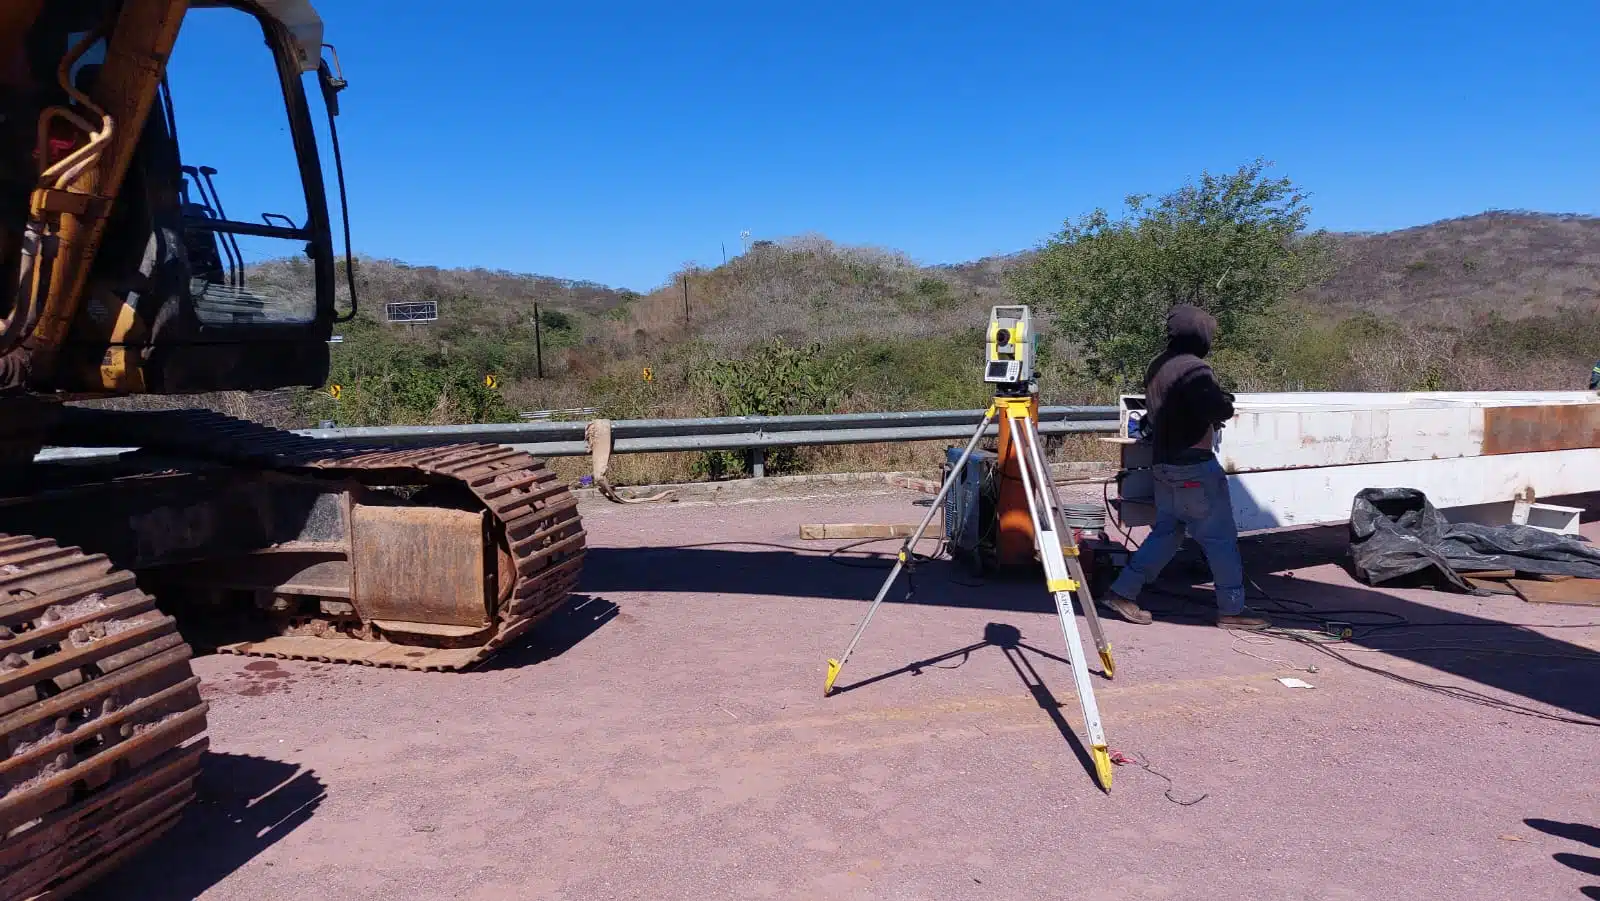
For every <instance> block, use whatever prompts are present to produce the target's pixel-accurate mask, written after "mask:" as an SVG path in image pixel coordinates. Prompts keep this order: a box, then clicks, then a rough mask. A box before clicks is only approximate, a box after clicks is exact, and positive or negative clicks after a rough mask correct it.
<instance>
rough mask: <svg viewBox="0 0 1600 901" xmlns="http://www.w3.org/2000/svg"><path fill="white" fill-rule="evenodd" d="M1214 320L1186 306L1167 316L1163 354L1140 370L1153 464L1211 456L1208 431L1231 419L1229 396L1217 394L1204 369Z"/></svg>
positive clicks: (1219, 391) (1208, 371) (1218, 390)
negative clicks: (1142, 379)
mask: <svg viewBox="0 0 1600 901" xmlns="http://www.w3.org/2000/svg"><path fill="white" fill-rule="evenodd" d="M1216 333H1217V321H1216V320H1215V319H1213V318H1211V315H1210V314H1209V313H1207V312H1205V311H1204V310H1201V309H1199V308H1198V307H1192V306H1189V305H1188V304H1183V305H1181V306H1176V307H1173V308H1172V310H1171V311H1170V312H1168V313H1167V349H1166V350H1165V351H1163V352H1162V353H1161V355H1160V356H1158V357H1156V358H1155V359H1154V360H1151V361H1150V367H1149V368H1148V369H1146V370H1145V375H1144V394H1145V408H1146V410H1147V412H1146V414H1145V418H1144V425H1145V427H1146V428H1147V429H1148V430H1149V431H1150V433H1151V442H1152V444H1153V445H1154V451H1155V453H1154V458H1155V462H1157V463H1194V462H1202V461H1204V460H1206V459H1209V458H1210V457H1211V450H1210V442H1209V439H1210V437H1211V434H1212V432H1211V430H1212V428H1213V427H1215V426H1217V425H1220V424H1221V423H1224V422H1226V421H1228V420H1229V419H1232V418H1233V395H1231V394H1229V393H1228V392H1226V391H1224V390H1222V386H1221V385H1219V384H1217V379H1216V376H1215V375H1214V374H1213V373H1212V371H1211V366H1210V364H1208V363H1206V362H1205V360H1204V359H1203V357H1205V355H1206V354H1208V353H1210V352H1211V339H1212V338H1213V337H1214V336H1215V335H1216Z"/></svg>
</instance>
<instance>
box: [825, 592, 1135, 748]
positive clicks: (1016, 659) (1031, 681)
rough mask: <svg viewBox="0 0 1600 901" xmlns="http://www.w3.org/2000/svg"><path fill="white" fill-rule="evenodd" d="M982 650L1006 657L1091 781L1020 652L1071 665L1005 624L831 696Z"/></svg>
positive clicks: (1068, 730)
mask: <svg viewBox="0 0 1600 901" xmlns="http://www.w3.org/2000/svg"><path fill="white" fill-rule="evenodd" d="M984 648H999V649H1000V652H1001V653H1003V654H1005V656H1006V662H1007V663H1009V664H1011V668H1012V669H1013V670H1015V671H1016V673H1017V678H1018V679H1021V680H1022V684H1023V686H1024V687H1026V688H1027V689H1028V693H1029V694H1031V695H1033V699H1034V701H1035V702H1037V703H1038V705H1039V707H1040V708H1042V709H1043V710H1044V712H1045V713H1046V714H1047V715H1048V716H1049V717H1050V721H1051V722H1052V723H1054V724H1055V727H1056V730H1057V731H1059V732H1060V733H1061V737H1062V738H1064V739H1066V741H1067V744H1068V746H1070V747H1071V748H1072V752H1073V753H1074V754H1076V755H1077V757H1078V763H1080V764H1081V765H1082V766H1083V768H1084V770H1085V771H1086V772H1087V773H1088V774H1089V777H1090V778H1094V776H1095V768H1094V760H1093V759H1092V758H1091V757H1090V756H1089V749H1088V748H1085V747H1084V745H1083V741H1082V740H1081V739H1079V738H1078V733H1076V732H1074V731H1073V729H1072V724H1071V723H1068V722H1067V718H1066V717H1065V716H1062V714H1061V702H1060V701H1058V700H1056V697H1055V695H1054V694H1051V692H1050V687H1049V686H1048V685H1046V684H1045V681H1044V678H1043V677H1042V676H1040V675H1039V671H1038V670H1037V669H1035V668H1034V665H1033V661H1032V660H1029V659H1028V656H1027V654H1024V653H1023V652H1024V651H1028V652H1031V653H1034V654H1037V655H1039V656H1040V657H1045V658H1048V659H1050V660H1054V661H1056V662H1057V663H1065V664H1067V665H1068V666H1071V665H1072V662H1071V661H1070V660H1068V659H1067V658H1065V657H1061V656H1059V655H1057V654H1052V653H1050V652H1049V651H1046V650H1042V649H1040V648H1036V647H1034V646H1033V645H1031V644H1028V643H1027V642H1025V641H1023V640H1022V632H1021V630H1019V629H1018V628H1017V627H1016V626H1013V625H1010V624H1008V623H989V624H988V625H986V626H984V627H983V640H982V641H979V642H975V643H973V644H969V645H967V646H966V647H963V648H956V649H955V650H953V651H946V652H945V653H943V654H939V655H938V656H936V657H929V658H927V659H925V660H913V661H912V662H910V663H908V664H906V665H905V666H902V667H899V668H897V669H892V670H889V671H888V672H886V673H879V674H878V675H876V676H869V677H867V678H865V679H862V680H860V681H859V682H852V683H850V684H849V685H839V686H835V687H834V689H833V693H834V694H844V693H845V692H850V691H855V690H856V689H858V688H865V687H866V686H868V685H871V684H873V683H875V682H882V681H884V680H885V679H893V678H894V677H896V676H904V675H912V676H920V675H922V671H923V670H925V669H930V668H937V669H955V668H956V667H958V666H960V665H961V664H963V663H966V662H967V658H968V657H970V656H972V654H974V653H975V652H977V651H981V650H983V649H984ZM952 660H954V661H958V662H956V663H955V664H954V665H953V666H945V665H944V664H946V663H948V662H950V661H952ZM1090 672H1094V673H1096V675H1098V676H1100V677H1101V678H1107V677H1106V674H1105V673H1104V672H1103V671H1097V670H1091V671H1090Z"/></svg>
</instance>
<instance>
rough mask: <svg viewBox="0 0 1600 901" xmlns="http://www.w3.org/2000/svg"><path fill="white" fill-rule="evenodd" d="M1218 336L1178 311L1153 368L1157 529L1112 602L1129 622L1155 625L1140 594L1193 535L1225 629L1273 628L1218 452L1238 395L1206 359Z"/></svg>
mask: <svg viewBox="0 0 1600 901" xmlns="http://www.w3.org/2000/svg"><path fill="white" fill-rule="evenodd" d="M1216 331H1217V321H1216V320H1215V319H1213V318H1212V317H1211V315H1210V314H1208V313H1206V312H1205V311H1204V310H1201V309H1199V308H1197V307H1193V306H1189V305H1187V304H1185V305H1181V306H1177V307H1173V308H1172V310H1171V311H1170V312H1168V313H1167V348H1166V350H1165V351H1163V352H1162V353H1161V355H1160V356H1157V357H1156V358H1155V359H1154V360H1152V361H1151V362H1150V366H1149V368H1148V369H1146V370H1145V384H1144V390H1145V411H1146V412H1145V416H1144V419H1143V420H1142V421H1141V429H1143V431H1144V434H1145V436H1146V437H1147V439H1148V440H1149V441H1150V443H1151V448H1152V451H1153V460H1152V470H1153V472H1152V475H1153V476H1154V480H1155V505H1156V517H1155V523H1154V524H1153V525H1152V526H1151V528H1150V535H1149V537H1148V538H1146V539H1145V540H1144V543H1143V544H1142V545H1140V546H1139V548H1138V550H1136V551H1135V552H1134V554H1133V556H1132V557H1131V558H1130V559H1129V560H1128V565H1127V566H1126V567H1124V568H1123V570H1122V572H1121V573H1120V574H1118V576H1117V579H1116V581H1114V582H1112V584H1111V591H1110V593H1109V594H1108V595H1107V596H1106V598H1105V599H1104V600H1105V604H1106V606H1107V607H1110V608H1111V609H1112V610H1114V611H1116V613H1117V614H1118V615H1120V616H1122V618H1124V619H1126V620H1128V621H1129V622H1134V623H1148V622H1150V620H1151V617H1150V613H1149V612H1148V611H1146V610H1144V609H1143V608H1141V607H1140V606H1139V604H1138V603H1137V601H1138V598H1139V593H1140V591H1141V590H1142V589H1143V588H1144V586H1145V584H1146V583H1148V582H1150V581H1151V580H1153V579H1155V578H1156V577H1157V576H1159V575H1160V574H1161V570H1162V569H1164V568H1165V567H1166V565H1167V564H1168V563H1169V562H1171V560H1172V556H1173V554H1175V553H1177V551H1178V548H1179V547H1180V546H1181V545H1182V544H1183V539H1184V536H1185V535H1186V534H1187V535H1189V536H1190V537H1193V538H1194V540H1195V541H1196V542H1198V543H1199V545H1200V548H1201V550H1203V551H1204V552H1205V555H1206V562H1207V563H1208V564H1210V566H1211V576H1212V581H1213V584H1214V585H1215V587H1216V594H1217V619H1216V623H1217V625H1219V626H1222V627H1224V628H1230V629H1262V628H1265V627H1267V626H1268V625H1269V623H1268V622H1267V620H1265V619H1263V618H1261V617H1259V616H1255V615H1252V614H1251V613H1250V612H1249V611H1248V610H1247V608H1246V607H1245V603H1244V566H1243V563H1242V562H1241V561H1240V559H1239V532H1238V527H1237V525H1235V523H1234V520H1233V504H1232V502H1231V501H1230V500H1229V497H1228V477H1227V474H1226V473H1224V472H1223V470H1222V465H1221V464H1220V463H1218V462H1217V457H1216V454H1215V452H1214V451H1213V448H1214V447H1215V444H1216V434H1217V429H1218V428H1220V427H1221V426H1222V424H1223V423H1225V422H1227V421H1228V420H1229V419H1232V418H1233V395H1231V394H1229V393H1228V392H1226V391H1224V390H1222V386H1221V385H1219V384H1217V379H1216V376H1215V374H1214V373H1213V372H1212V371H1211V366H1210V364H1208V363H1206V361H1205V356H1206V355H1207V354H1208V353H1210V352H1211V341H1212V338H1213V337H1215V335H1216Z"/></svg>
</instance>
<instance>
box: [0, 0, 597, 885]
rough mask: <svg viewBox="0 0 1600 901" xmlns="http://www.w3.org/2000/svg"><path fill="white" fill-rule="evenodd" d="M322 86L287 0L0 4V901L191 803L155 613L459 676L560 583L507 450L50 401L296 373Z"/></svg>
mask: <svg viewBox="0 0 1600 901" xmlns="http://www.w3.org/2000/svg"><path fill="white" fill-rule="evenodd" d="M325 49H326V50H328V51H329V54H330V56H332V63H331V64H330V63H328V62H325V61H324V58H323V51H324V50H325ZM343 86H344V81H343V78H342V76H341V75H340V74H339V72H338V57H337V55H334V54H332V51H331V48H328V47H326V46H325V45H324V44H323V43H322V24H321V20H320V19H319V18H318V17H317V15H316V13H315V12H314V11H313V10H312V8H311V7H310V5H309V4H308V3H307V2H306V0H0V749H6V748H9V749H11V753H10V755H9V757H7V758H6V759H5V760H4V761H0V898H7V899H10V898H18V899H34V898H45V897H49V898H65V897H68V896H70V895H71V894H72V893H73V892H74V891H76V890H77V889H79V888H82V887H83V886H85V885H87V884H88V883H90V882H92V881H93V880H94V879H96V878H98V877H99V876H100V875H102V874H104V873H105V872H107V871H108V870H109V869H110V868H111V867H114V866H115V865H116V864H117V863H118V862H119V861H121V860H123V859H126V858H127V857H128V856H129V855H131V854H133V853H136V852H137V851H138V850H139V849H140V848H141V847H143V846H144V845H146V844H148V843H149V842H150V841H152V840H154V838H155V837H156V836H158V835H160V834H161V833H162V832H163V831H164V830H166V829H167V828H169V827H170V826H171V825H172V824H173V823H174V822H176V820H177V818H178V816H179V814H180V813H181V811H182V809H183V808H184V806H185V805H186V804H187V803H189V801H190V800H191V799H192V798H193V796H194V782H195V778H196V776H197V773H198V771H199V769H198V768H199V765H200V764H199V761H200V759H201V756H202V755H203V753H204V751H205V747H206V744H205V742H206V739H205V737H204V732H205V728H206V723H205V713H206V705H205V702H204V699H203V698H202V697H201V696H200V693H199V690H198V683H199V680H198V679H197V678H196V677H195V676H194V674H193V672H192V669H191V667H190V665H189V659H190V655H191V653H192V652H191V649H190V647H189V645H188V641H189V640H191V639H189V638H188V637H187V636H186V635H184V634H180V633H179V632H178V631H177V624H178V623H179V622H183V621H187V622H188V623H189V624H190V625H191V626H195V627H199V628H198V629H190V630H189V631H190V633H191V634H199V635H201V636H202V638H204V640H205V641H206V642H208V643H210V644H212V645H213V646H214V647H215V649H216V650H218V651H221V652H224V653H233V654H245V655H252V656H266V657H284V658H294V659H316V660H323V661H335V662H339V663H347V664H352V665H367V666H382V667H399V668H406V669H415V670H460V669H464V668H467V667H471V666H475V665H477V664H478V663H480V662H482V661H483V660H485V659H487V658H488V657H489V656H491V655H493V654H495V653H497V652H499V650H500V649H502V648H505V647H507V646H508V645H509V644H510V643H512V642H514V641H517V640H518V639H519V638H520V636H523V635H525V634H526V633H527V632H528V630H530V629H532V628H533V627H534V626H535V625H536V624H538V623H539V622H541V621H543V620H544V619H545V618H546V617H548V616H550V615H551V614H553V613H554V612H555V611H557V610H558V609H560V608H561V607H562V606H563V605H564V604H565V603H566V601H567V599H568V597H569V596H570V595H571V592H572V591H573V590H574V589H575V588H576V586H577V581H578V577H579V574H580V573H581V571H582V566H583V561H584V556H585V552H586V547H587V539H586V535H585V532H584V529H583V524H582V519H581V517H580V516H579V513H578V507H577V499H576V498H575V497H573V496H572V493H571V491H570V490H569V489H568V487H567V485H566V484H565V483H563V482H562V481H561V480H560V479H559V478H558V477H557V475H556V474H555V473H554V472H551V471H550V470H549V469H548V468H547V467H546V466H545V465H544V464H543V462H542V461H538V460H535V459H533V458H532V457H530V456H529V455H528V454H526V453H523V452H521V451H518V450H515V449H513V448H509V447H503V446H499V445H483V444H456V445H441V446H428V447H396V446H392V445H387V444H369V443H365V442H354V441H321V440H316V439H312V438H307V437H304V436H301V435H298V434H295V433H293V432H286V431H282V430H279V429H276V428H271V427H268V426H265V425H261V424H258V423H253V422H247V421H243V420H238V419H234V418H232V417H229V416H225V415H222V414H220V413H216V412H214V411H212V410H209V409H189V410H181V409H179V410H174V409H152V407H156V408H159V407H163V406H165V405H164V404H161V403H142V404H139V403H132V404H129V403H122V404H119V403H74V401H92V400H93V401H97V400H100V399H104V398H107V397H113V396H117V395H139V394H197V393H206V392H215V391H225V390H237V391H263V390H271V389H277V388H283V387H292V386H319V385H321V384H322V383H323V382H324V380H325V379H326V377H327V372H328V363H329V340H330V338H331V337H332V330H333V328H334V326H335V324H336V323H337V322H339V321H341V320H343V319H348V318H350V317H352V316H354V315H355V313H356V296H355V290H354V289H355V279H354V277H353V276H354V273H353V265H352V260H351V258H350V256H349V245H350V241H349V229H348V227H347V226H346V227H344V234H343V237H344V242H343V243H344V254H343V256H342V258H336V256H335V250H334V245H333V237H332V223H331V221H330V217H329V213H328V197H327V194H328V191H327V189H326V187H325V186H324V169H323V166H322V157H321V151H320V147H321V146H322V142H321V141H320V140H319V139H320V138H321V137H323V135H322V134H319V130H321V129H324V128H325V129H326V138H327V145H326V146H328V147H329V148H330V149H331V150H332V151H333V162H334V173H335V175H336V176H337V184H338V191H339V198H340V201H341V207H342V206H343V195H344V192H343V181H344V179H343V173H342V172H341V171H340V163H339V152H338V147H339V145H338V135H337V131H336V129H335V115H336V113H337V110H338V93H339V91H340V89H341V88H343ZM319 104H320V105H321V106H322V107H324V108H325V109H324V110H323V111H322V112H323V113H324V117H319V116H318V115H316V114H315V112H316V111H315V107H316V106H317V105H319ZM341 212H342V209H341ZM344 219H345V217H344V216H341V220H344ZM341 224H343V222H341ZM341 268H342V269H343V272H342V273H341V272H340V269H341ZM341 277H342V278H341ZM341 281H342V282H343V283H345V284H347V285H348V287H349V294H348V299H347V302H345V303H343V304H342V306H343V309H342V310H341V309H339V307H338V306H336V298H335V286H336V284H338V283H340V282H341ZM119 405H120V406H124V407H127V406H131V407H133V409H117V408H116V407H118V406H119ZM41 447H55V448H72V447H93V448H119V449H125V448H130V447H132V448H138V450H137V451H134V452H132V453H127V454H123V453H121V452H120V451H119V452H117V453H116V455H115V456H114V457H113V458H111V459H109V460H106V459H95V458H91V459H88V460H87V461H85V460H77V461H72V462H56V461H52V460H51V459H49V458H44V459H41V458H40V457H39V456H38V451H39V449H40V448H41ZM158 602H159V604H160V605H161V606H159V607H158V606H157V604H158ZM174 613H176V616H174V615H173V614H174ZM212 628H215V629H216V630H217V632H216V633H214V634H213V633H212Z"/></svg>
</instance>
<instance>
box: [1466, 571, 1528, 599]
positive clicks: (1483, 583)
mask: <svg viewBox="0 0 1600 901" xmlns="http://www.w3.org/2000/svg"><path fill="white" fill-rule="evenodd" d="M1467 584H1468V585H1471V586H1472V587H1473V588H1481V589H1483V590H1484V591H1487V592H1489V593H1490V594H1507V595H1511V596H1512V597H1516V596H1517V590H1516V589H1515V588H1512V587H1511V586H1510V585H1507V584H1506V583H1504V582H1493V581H1490V580H1488V579H1478V578H1474V577H1472V576H1467Z"/></svg>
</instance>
